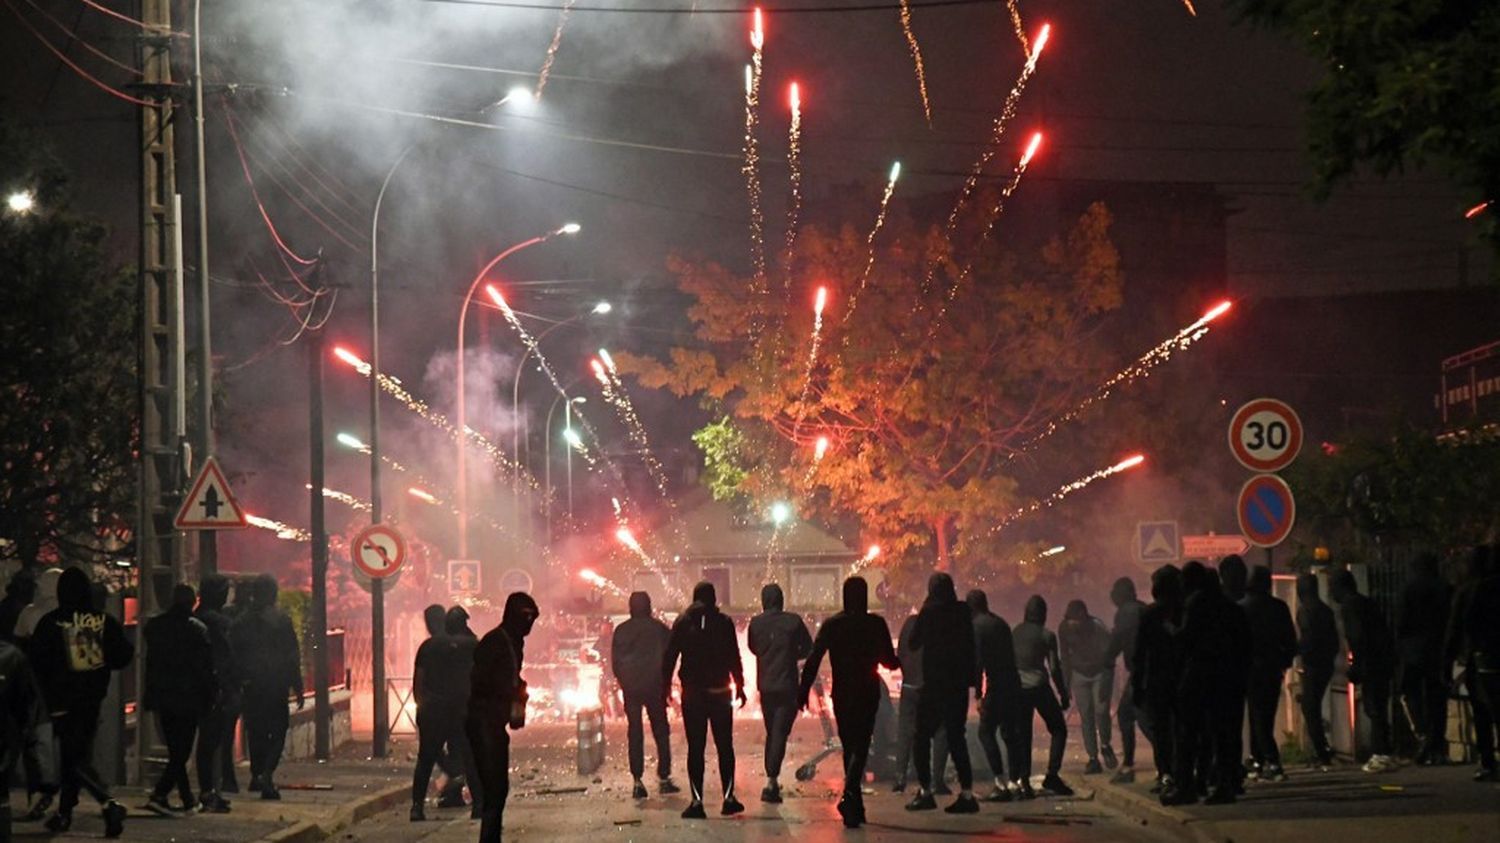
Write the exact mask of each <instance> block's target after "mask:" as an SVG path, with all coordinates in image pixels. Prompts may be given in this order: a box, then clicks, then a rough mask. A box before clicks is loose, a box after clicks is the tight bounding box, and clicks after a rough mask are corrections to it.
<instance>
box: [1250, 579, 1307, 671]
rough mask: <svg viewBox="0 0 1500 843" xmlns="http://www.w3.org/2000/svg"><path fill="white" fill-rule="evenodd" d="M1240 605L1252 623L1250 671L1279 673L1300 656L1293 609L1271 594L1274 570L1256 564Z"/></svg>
mask: <svg viewBox="0 0 1500 843" xmlns="http://www.w3.org/2000/svg"><path fill="white" fill-rule="evenodd" d="M1239 606H1240V608H1241V609H1243V610H1244V611H1245V619H1246V620H1247V621H1248V622H1249V624H1250V675H1252V676H1258V677H1272V676H1280V675H1281V674H1282V673H1284V672H1286V669H1287V668H1289V667H1291V666H1292V660H1293V659H1295V658H1296V656H1297V627H1296V625H1295V624H1293V623H1292V610H1291V609H1290V608H1288V607H1287V605H1286V603H1285V602H1284V601H1282V600H1279V599H1277V598H1276V597H1275V596H1273V595H1272V594H1271V571H1270V569H1268V568H1266V567H1264V566H1261V565H1257V566H1256V567H1255V570H1253V571H1251V572H1250V583H1249V585H1248V586H1246V589H1245V596H1244V598H1242V599H1241V600H1240V603H1239Z"/></svg>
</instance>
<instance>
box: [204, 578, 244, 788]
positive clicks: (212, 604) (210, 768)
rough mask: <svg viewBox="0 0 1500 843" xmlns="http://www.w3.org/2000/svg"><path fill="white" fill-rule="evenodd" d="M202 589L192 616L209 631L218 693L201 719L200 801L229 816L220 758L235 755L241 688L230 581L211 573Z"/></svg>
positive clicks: (211, 658) (215, 684) (216, 691)
mask: <svg viewBox="0 0 1500 843" xmlns="http://www.w3.org/2000/svg"><path fill="white" fill-rule="evenodd" d="M200 586H201V591H200V593H199V595H198V608H197V609H195V610H194V611H193V617H195V618H197V619H198V620H199V622H201V623H202V624H203V627H204V629H205V630H207V632H208V648H209V654H210V660H211V661H212V663H213V672H214V686H215V693H214V695H213V697H212V699H210V700H209V702H208V704H207V705H206V706H204V709H203V716H202V717H201V718H200V719H199V720H198V760H197V764H198V802H199V804H200V805H202V807H203V810H205V811H208V812H210V813H215V814H226V813H228V812H229V802H228V800H226V799H225V798H224V797H223V796H222V795H221V794H220V792H219V778H220V772H221V770H222V762H221V761H220V758H219V756H220V755H221V754H223V753H228V754H230V755H233V754H234V720H233V718H231V717H230V716H229V712H230V711H233V710H234V709H235V708H237V707H238V705H239V702H238V697H239V687H238V684H237V683H236V681H235V676H234V672H233V671H234V664H235V659H234V648H233V647H232V646H231V645H230V643H229V634H230V621H229V616H228V615H227V614H225V612H224V604H225V603H226V602H228V601H229V580H228V579H227V578H225V577H223V576H220V575H219V574H209V575H208V576H206V577H204V578H203V581H202V582H201V583H200Z"/></svg>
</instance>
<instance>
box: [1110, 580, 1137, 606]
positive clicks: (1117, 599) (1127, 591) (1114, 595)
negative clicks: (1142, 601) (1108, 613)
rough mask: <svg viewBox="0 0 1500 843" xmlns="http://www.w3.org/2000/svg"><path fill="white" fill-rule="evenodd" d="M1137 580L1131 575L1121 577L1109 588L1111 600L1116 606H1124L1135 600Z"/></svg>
mask: <svg viewBox="0 0 1500 843" xmlns="http://www.w3.org/2000/svg"><path fill="white" fill-rule="evenodd" d="M1135 599H1136V596H1135V580H1132V579H1131V578H1130V577H1120V578H1119V579H1117V580H1115V584H1114V585H1113V586H1110V589H1109V602H1111V603H1113V604H1115V605H1116V606H1124V605H1125V604H1126V603H1130V602H1131V601H1133V600H1135Z"/></svg>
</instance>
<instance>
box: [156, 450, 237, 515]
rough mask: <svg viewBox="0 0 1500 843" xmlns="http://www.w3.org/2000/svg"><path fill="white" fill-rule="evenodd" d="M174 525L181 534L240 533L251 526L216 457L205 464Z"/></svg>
mask: <svg viewBox="0 0 1500 843" xmlns="http://www.w3.org/2000/svg"><path fill="white" fill-rule="evenodd" d="M172 525H173V526H174V527H176V528H177V529H179V530H239V529H243V528H245V527H248V526H249V525H250V522H249V520H248V519H246V518H245V510H243V509H241V508H240V502H239V501H237V500H235V499H234V494H233V493H232V492H230V491H229V481H228V480H225V479H224V472H223V470H222V469H220V468H219V461H218V460H216V459H214V458H213V457H209V458H208V459H206V460H204V461H203V466H202V467H201V468H199V469H198V476H197V477H194V478H193V485H192V486H190V487H188V493H187V497H184V498H183V499H182V506H180V507H178V508H177V517H176V518H173V519H172Z"/></svg>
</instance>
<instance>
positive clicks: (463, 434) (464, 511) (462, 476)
mask: <svg viewBox="0 0 1500 843" xmlns="http://www.w3.org/2000/svg"><path fill="white" fill-rule="evenodd" d="M580 228H581V227H580V226H579V225H578V223H574V222H570V223H568V224H566V225H564V226H562V227H561V228H558V229H556V230H553V231H549V232H547V233H546V234H542V235H539V236H537V237H533V238H531V239H530V240H522V241H521V242H520V243H517V244H516V245H514V246H511V247H510V248H509V249H506V250H505V251H503V252H501V253H500V254H498V255H496V256H495V257H493V258H491V259H490V262H489V263H487V264H485V265H484V268H483V269H481V270H479V274H478V275H475V276H474V280H473V282H472V283H470V284H469V291H468V292H467V293H465V294H464V302H463V305H462V306H461V307H460V308H459V310H458V365H457V369H458V379H457V384H456V385H455V392H456V394H457V402H456V403H457V407H456V408H455V412H454V417H455V418H454V420H455V422H456V424H457V425H458V454H457V456H458V484H457V486H458V489H457V497H458V501H457V503H458V506H457V509H458V555H459V558H461V559H467V558H468V556H469V488H468V486H469V469H468V459H467V457H468V448H467V447H466V445H467V439H468V436H467V431H468V429H469V428H468V418H467V415H466V412H465V406H464V325H465V324H466V322H467V320H468V318H469V302H471V301H473V299H474V292H475V291H476V290H478V289H479V285H480V284H483V283H484V279H485V276H487V275H489V273H490V270H492V269H494V268H495V267H496V266H498V265H500V263H501V262H502V261H504V260H505V259H506V258H508V257H510V256H511V255H513V254H515V253H516V252H519V251H521V250H522V249H526V248H529V247H531V246H535V245H536V244H538V243H545V242H547V241H548V240H551V239H552V238H553V237H556V236H557V235H559V234H577V233H578V232H579V230H580ZM515 456H516V455H515V454H512V455H511V457H512V459H514V458H515Z"/></svg>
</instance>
